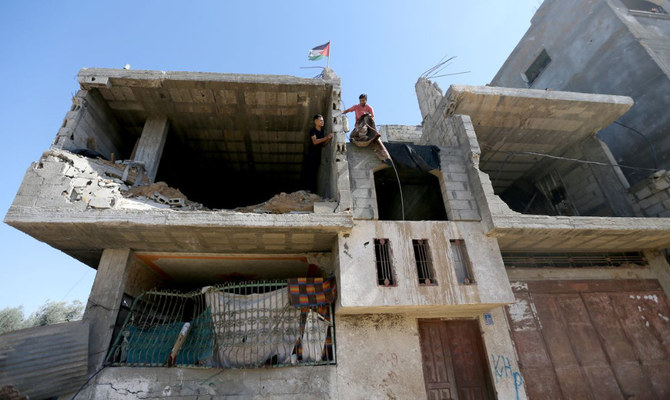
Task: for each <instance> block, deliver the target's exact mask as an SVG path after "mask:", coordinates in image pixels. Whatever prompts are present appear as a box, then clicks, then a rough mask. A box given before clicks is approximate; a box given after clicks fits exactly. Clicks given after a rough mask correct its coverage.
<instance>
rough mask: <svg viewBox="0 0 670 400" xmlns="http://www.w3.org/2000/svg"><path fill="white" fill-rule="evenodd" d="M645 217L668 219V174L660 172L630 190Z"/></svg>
mask: <svg viewBox="0 0 670 400" xmlns="http://www.w3.org/2000/svg"><path fill="white" fill-rule="evenodd" d="M629 191H630V193H631V194H632V195H633V196H635V199H636V200H637V202H638V204H639V206H640V208H641V209H642V213H643V214H644V216H645V217H663V218H666V217H670V172H668V171H665V170H662V171H658V172H656V173H654V174H652V175H650V176H649V177H648V178H647V179H644V180H642V181H640V182H638V183H637V184H636V185H634V186H632V187H631V188H630V190H629Z"/></svg>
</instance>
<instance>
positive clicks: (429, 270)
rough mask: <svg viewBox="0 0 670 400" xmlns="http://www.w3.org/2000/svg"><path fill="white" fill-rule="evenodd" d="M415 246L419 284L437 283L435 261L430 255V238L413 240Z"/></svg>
mask: <svg viewBox="0 0 670 400" xmlns="http://www.w3.org/2000/svg"><path fill="white" fill-rule="evenodd" d="M412 247H414V260H415V261H416V271H417V274H418V276H419V285H437V280H435V272H434V271H433V263H432V261H431V257H430V248H429V247H428V240H426V239H419V240H416V239H415V240H412Z"/></svg>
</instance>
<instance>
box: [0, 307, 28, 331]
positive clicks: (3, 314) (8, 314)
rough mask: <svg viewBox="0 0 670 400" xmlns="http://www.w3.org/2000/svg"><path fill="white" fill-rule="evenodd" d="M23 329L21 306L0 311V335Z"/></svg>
mask: <svg viewBox="0 0 670 400" xmlns="http://www.w3.org/2000/svg"><path fill="white" fill-rule="evenodd" d="M23 327H24V321H23V306H20V307H7V308H3V309H2V310H0V335H2V334H3V333H7V332H11V331H15V330H17V329H21V328H23Z"/></svg>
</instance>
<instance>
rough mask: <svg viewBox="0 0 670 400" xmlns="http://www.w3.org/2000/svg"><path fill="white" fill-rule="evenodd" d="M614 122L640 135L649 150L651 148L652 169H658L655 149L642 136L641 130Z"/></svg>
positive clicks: (646, 138) (647, 139)
mask: <svg viewBox="0 0 670 400" xmlns="http://www.w3.org/2000/svg"><path fill="white" fill-rule="evenodd" d="M614 123H615V124H617V125H619V126H623V127H624V128H626V129H630V130H631V131H633V132H635V133H637V134H638V135H640V136H642V138H643V139H644V140H645V141H646V142H647V145H649V150H651V155H652V156H653V157H654V169H655V170H656V171H658V158H656V149H655V148H654V145H653V144H652V143H651V141H650V140H649V138H648V137H646V136H644V134H642V132H640V131H638V130H637V129H635V128H631V127H630V126H627V125H624V124H622V123H621V122H619V121H614Z"/></svg>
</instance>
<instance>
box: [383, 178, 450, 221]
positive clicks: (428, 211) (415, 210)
mask: <svg viewBox="0 0 670 400" xmlns="http://www.w3.org/2000/svg"><path fill="white" fill-rule="evenodd" d="M397 169H398V176H399V177H400V187H401V188H402V199H401V196H400V190H399V188H398V179H397V178H396V174H395V172H394V171H393V168H385V169H382V170H380V171H377V172H375V174H374V177H375V191H376V193H377V209H378V212H379V219H380V220H384V221H401V220H403V219H404V220H406V221H446V220H447V212H446V210H445V207H444V200H443V198H442V190H441V188H440V180H439V179H438V178H437V177H436V176H435V175H432V174H430V173H428V172H424V171H420V170H418V169H414V168H404V167H397ZM401 200H402V201H401ZM403 205H404V212H405V215H404V218H403Z"/></svg>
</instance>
